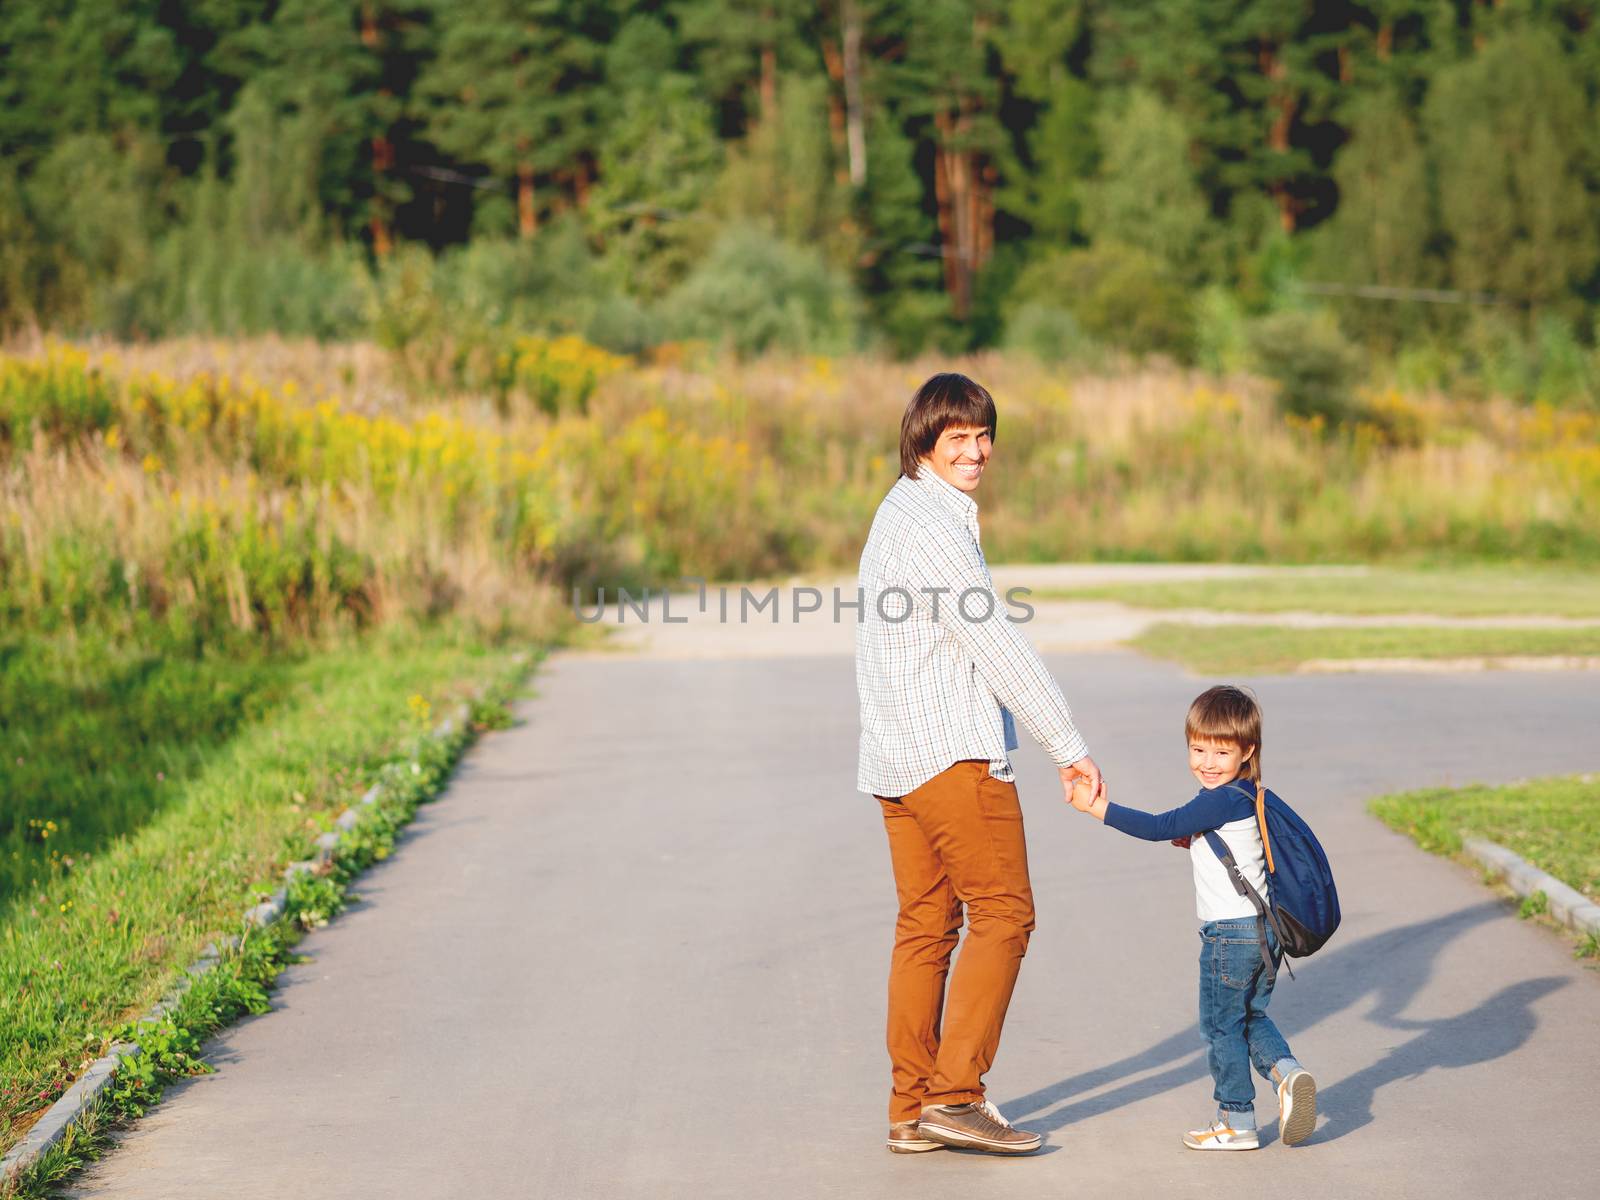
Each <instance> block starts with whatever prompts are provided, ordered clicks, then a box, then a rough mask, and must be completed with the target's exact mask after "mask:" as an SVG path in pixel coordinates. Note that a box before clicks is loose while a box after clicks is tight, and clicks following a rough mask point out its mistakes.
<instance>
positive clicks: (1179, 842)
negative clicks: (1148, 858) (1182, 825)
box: [1172, 834, 1191, 850]
mask: <svg viewBox="0 0 1600 1200" xmlns="http://www.w3.org/2000/svg"><path fill="white" fill-rule="evenodd" d="M1190 841H1191V838H1190V836H1189V835H1188V834H1185V835H1184V836H1183V837H1181V838H1173V839H1172V844H1173V845H1174V846H1176V847H1177V848H1178V849H1179V850H1187V849H1188V848H1189V842H1190Z"/></svg>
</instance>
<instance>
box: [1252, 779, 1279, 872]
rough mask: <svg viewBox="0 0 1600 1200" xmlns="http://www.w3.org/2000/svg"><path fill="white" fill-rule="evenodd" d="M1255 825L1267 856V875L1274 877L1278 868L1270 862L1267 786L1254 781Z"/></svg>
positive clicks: (1270, 846) (1270, 844)
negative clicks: (1259, 830)
mask: <svg viewBox="0 0 1600 1200" xmlns="http://www.w3.org/2000/svg"><path fill="white" fill-rule="evenodd" d="M1256 824H1257V825H1259V826H1260V827H1261V849H1262V850H1263V851H1264V852H1265V853H1266V856H1267V874H1268V875H1276V874H1277V873H1278V868H1277V867H1276V866H1275V865H1274V864H1273V861H1272V838H1271V836H1270V835H1269V834H1268V833H1267V785H1266V784H1264V783H1262V782H1261V781H1260V780H1259V779H1258V780H1256Z"/></svg>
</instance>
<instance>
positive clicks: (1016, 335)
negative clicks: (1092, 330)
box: [1005, 303, 1094, 363]
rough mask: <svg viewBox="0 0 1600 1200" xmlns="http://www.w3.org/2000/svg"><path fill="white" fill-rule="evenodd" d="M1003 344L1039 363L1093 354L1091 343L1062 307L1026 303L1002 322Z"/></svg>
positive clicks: (1071, 316) (1074, 319)
mask: <svg viewBox="0 0 1600 1200" xmlns="http://www.w3.org/2000/svg"><path fill="white" fill-rule="evenodd" d="M1005 343H1006V346H1007V347H1009V348H1010V349H1013V350H1021V351H1023V352H1024V353H1027V354H1031V355H1033V357H1035V358H1037V359H1038V360H1039V361H1040V362H1044V363H1058V362H1067V361H1072V360H1082V359H1086V358H1090V357H1092V356H1093V352H1094V343H1093V342H1092V341H1091V340H1090V339H1089V338H1088V337H1087V336H1086V335H1085V334H1084V332H1083V327H1082V326H1081V325H1079V324H1078V322H1077V319H1076V318H1074V317H1073V315H1072V314H1071V313H1069V312H1068V311H1067V310H1066V309H1064V308H1057V307H1055V306H1053V305H1049V304H1038V303H1028V304H1024V305H1022V306H1020V307H1019V308H1018V309H1017V310H1016V312H1014V313H1013V314H1012V315H1011V319H1010V320H1009V321H1007V322H1006V335H1005Z"/></svg>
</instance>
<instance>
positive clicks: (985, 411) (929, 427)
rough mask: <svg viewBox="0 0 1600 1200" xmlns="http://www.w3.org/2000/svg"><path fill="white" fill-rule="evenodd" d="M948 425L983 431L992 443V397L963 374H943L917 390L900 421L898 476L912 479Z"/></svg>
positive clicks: (993, 426) (993, 423)
mask: <svg viewBox="0 0 1600 1200" xmlns="http://www.w3.org/2000/svg"><path fill="white" fill-rule="evenodd" d="M952 425H954V426H966V427H970V428H976V429H987V430H988V431H989V439H990V440H991V441H993V440H994V433H995V411H994V397H993V396H991V395H989V393H988V391H987V390H986V389H985V388H984V386H983V385H982V384H980V383H975V382H973V381H972V380H970V379H968V378H967V377H966V376H965V375H957V374H955V373H954V372H946V373H944V374H941V375H935V376H934V377H933V378H932V379H930V380H928V382H927V383H925V384H923V385H922V386H921V387H919V388H918V389H917V394H916V395H915V396H913V397H911V403H910V404H908V405H906V412H905V416H903V417H901V418H900V473H901V474H902V475H907V476H909V477H910V478H912V479H915V478H916V477H917V464H918V463H920V462H921V461H922V460H923V459H924V458H927V457H928V455H930V454H932V453H933V447H934V444H935V443H936V442H938V440H939V435H940V434H942V433H943V432H944V431H945V430H946V429H949V428H950V427H951V426H952Z"/></svg>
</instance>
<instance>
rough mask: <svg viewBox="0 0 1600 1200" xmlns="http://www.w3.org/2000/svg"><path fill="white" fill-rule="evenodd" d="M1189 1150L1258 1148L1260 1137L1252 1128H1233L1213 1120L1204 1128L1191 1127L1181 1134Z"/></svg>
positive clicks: (1259, 1146)
mask: <svg viewBox="0 0 1600 1200" xmlns="http://www.w3.org/2000/svg"><path fill="white" fill-rule="evenodd" d="M1183 1144H1184V1145H1185V1146H1187V1147H1189V1149H1191V1150H1259V1149H1260V1148H1261V1138H1260V1137H1259V1136H1257V1134H1256V1131H1255V1130H1254V1129H1234V1128H1232V1127H1231V1126H1229V1125H1228V1124H1226V1123H1225V1122H1222V1121H1213V1122H1211V1124H1210V1125H1207V1126H1206V1127H1205V1128H1204V1129H1191V1130H1190V1131H1189V1132H1188V1133H1186V1134H1184V1135H1183Z"/></svg>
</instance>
